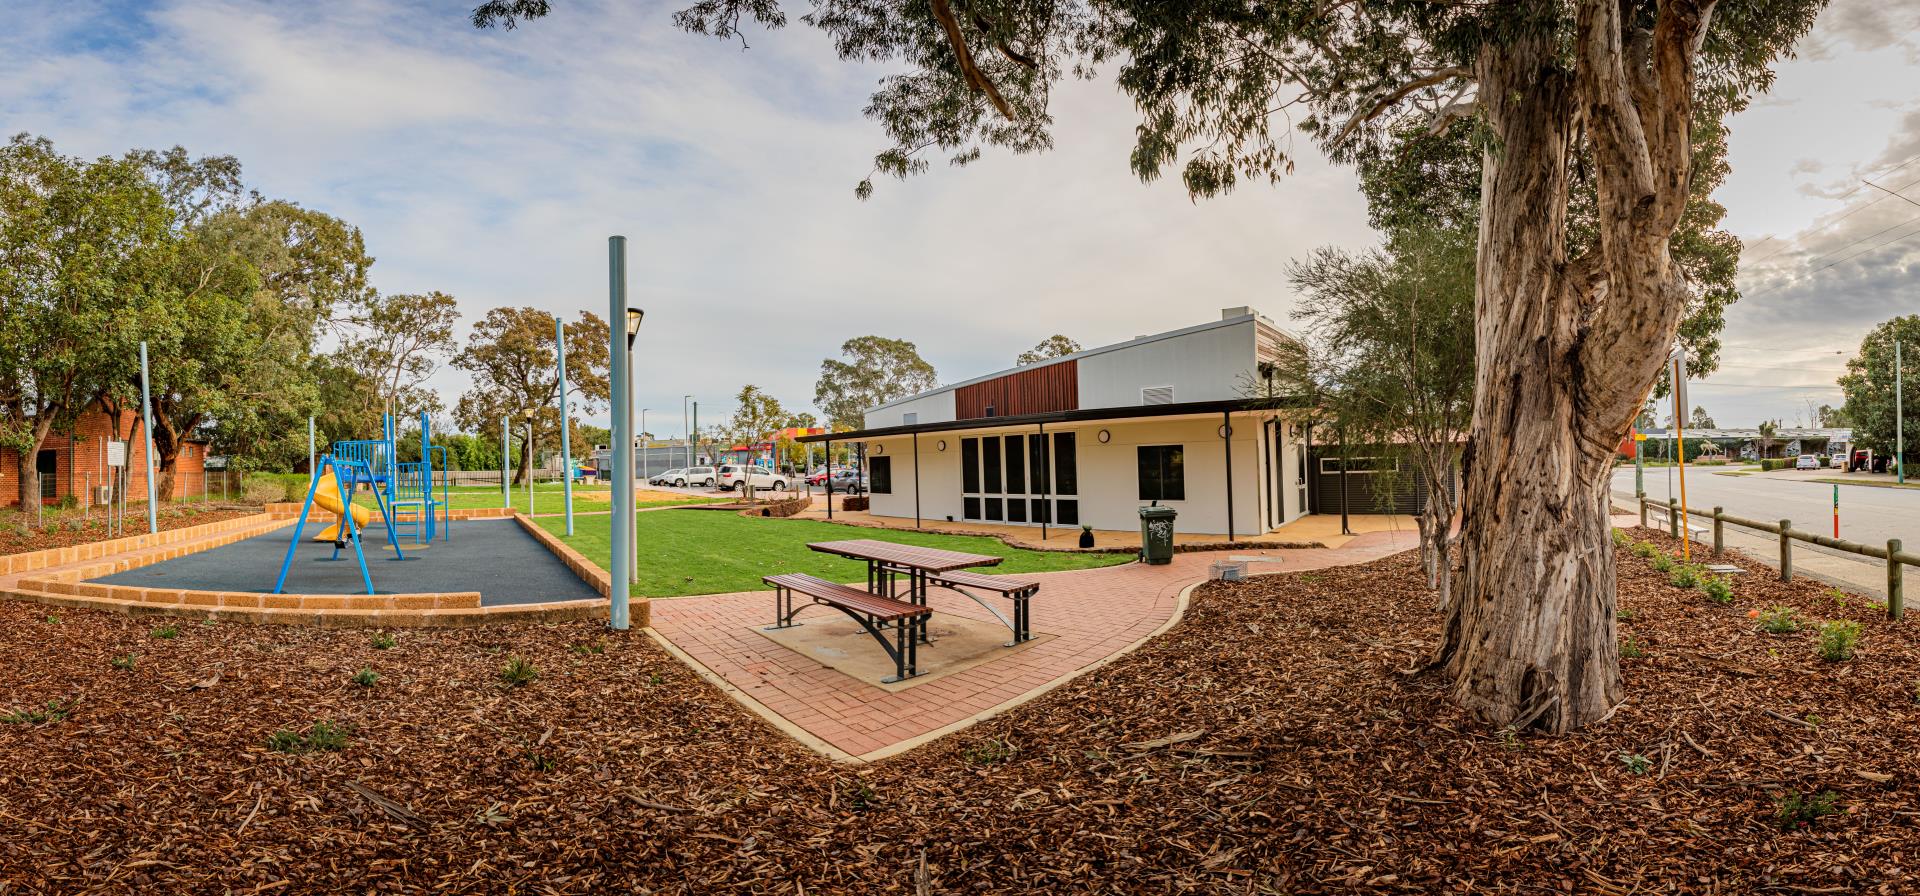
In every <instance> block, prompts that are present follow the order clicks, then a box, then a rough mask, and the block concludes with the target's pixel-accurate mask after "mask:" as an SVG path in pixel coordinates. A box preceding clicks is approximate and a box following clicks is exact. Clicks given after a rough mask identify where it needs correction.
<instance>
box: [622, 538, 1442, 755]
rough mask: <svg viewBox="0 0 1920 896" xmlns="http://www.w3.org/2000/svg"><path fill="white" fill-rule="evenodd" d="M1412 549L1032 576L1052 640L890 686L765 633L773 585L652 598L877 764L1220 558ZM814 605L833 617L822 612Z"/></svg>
mask: <svg viewBox="0 0 1920 896" xmlns="http://www.w3.org/2000/svg"><path fill="white" fill-rule="evenodd" d="M1416 544H1417V539H1416V538H1415V537H1414V536H1413V535H1412V533H1393V532H1376V533H1369V534H1366V535H1362V536H1359V537H1357V538H1354V539H1353V540H1352V541H1349V542H1348V543H1347V544H1345V545H1343V546H1342V547H1340V548H1338V549H1324V548H1320V549H1300V550H1285V549H1271V550H1257V551H1223V552H1206V553H1185V554H1176V555H1174V559H1173V562H1172V563H1170V564H1167V565H1164V566H1147V565H1144V564H1140V563H1129V564H1125V565H1122V566H1110V567H1104V568H1100V569H1087V570H1075V571H1071V572H1054V573H1037V574H1033V577H1034V578H1037V579H1040V580H1041V582H1042V585H1041V587H1040V594H1039V595H1038V596H1037V597H1035V598H1034V601H1033V615H1034V621H1033V628H1034V631H1035V633H1037V634H1049V635H1053V636H1055V637H1053V638H1052V639H1050V640H1047V641H1044V642H1040V643H1036V644H1033V645H1031V646H1029V647H1027V648H1025V649H1023V650H1019V651H1015V652H1009V653H1008V655H1007V656H1006V657H1004V658H1000V659H995V660H991V661H988V662H986V663H982V664H981V665H978V666H974V667H973V668H970V669H963V670H961V671H958V672H954V673H951V674H948V675H945V676H941V677H938V678H933V679H930V680H929V681H927V682H926V683H924V684H919V685H914V686H912V687H909V688H906V689H904V690H900V691H897V692H893V693H889V692H887V691H885V690H882V689H880V688H879V687H877V686H875V685H874V684H873V683H870V682H865V681H859V680H856V679H853V678H851V677H849V676H847V675H845V674H843V673H841V672H838V671H836V670H834V669H832V668H830V667H827V666H824V665H821V664H820V663H819V662H817V661H814V660H811V659H808V658H807V657H805V656H802V655H801V654H798V653H795V652H793V651H791V650H788V649H786V648H784V647H781V646H779V645H777V644H775V643H773V642H772V641H770V640H768V639H767V638H765V637H764V636H762V635H761V634H760V633H759V631H758V629H759V628H760V627H762V626H766V625H770V624H772V622H773V592H771V591H748V592H739V593H734V594H713V595H703V596H698V597H680V598H668V599H656V600H654V601H653V602H652V613H653V627H652V632H653V634H654V636H655V637H656V638H657V639H659V640H661V641H663V642H664V643H665V644H666V645H667V646H668V648H669V649H670V650H673V651H674V652H675V653H677V654H679V655H680V656H681V658H682V659H684V660H687V661H689V662H691V663H692V664H693V665H694V666H695V668H696V669H698V670H699V671H700V672H702V674H704V675H706V676H707V677H708V679H709V680H712V681H714V682H715V683H716V684H719V685H720V686H721V687H722V688H723V689H724V690H726V691H728V693H730V694H732V695H733V696H734V697H735V698H736V699H739V700H740V702H741V703H743V704H745V705H746V706H747V708H749V709H752V710H753V711H755V712H757V713H759V714H760V715H762V716H763V717H765V718H766V719H767V720H768V721H770V722H772V723H773V724H774V725H775V726H776V727H779V728H781V729H782V730H784V731H786V732H787V733H788V734H790V735H792V736H794V737H795V738H797V739H799V740H800V741H801V742H802V743H805V744H807V745H808V746H810V747H813V748H814V749H816V750H819V751H821V752H823V753H826V754H827V755H829V756H833V757H835V758H837V759H842V760H855V759H858V760H872V759H878V758H881V757H884V756H888V755H892V754H893V753H897V752H900V751H902V750H906V749H909V748H911V747H914V746H917V745H918V744H920V743H923V742H925V741H927V740H930V739H932V738H934V737H938V736H940V735H941V734H945V733H947V732H948V731H952V730H957V729H959V728H962V727H965V726H966V725H969V724H971V723H973V722H975V721H978V720H979V719H981V718H985V717H986V716H988V715H991V714H993V713H996V712H999V711H1001V710H1004V709H1006V708H1008V707H1010V706H1014V705H1017V704H1019V703H1022V702H1025V701H1026V700H1028V699H1031V698H1032V697H1034V696H1037V695H1038V694H1040V693H1042V692H1043V691H1045V690H1047V689H1049V688H1051V687H1053V686H1055V685H1058V684H1059V683H1061V682H1064V681H1066V680H1068V679H1071V678H1073V677H1074V676H1076V675H1079V674H1080V673H1082V672H1085V671H1087V670H1088V669H1090V668H1092V667H1094V666H1096V665H1098V664H1100V663H1102V662H1103V661H1105V660H1107V659H1109V658H1111V657H1114V656H1117V655H1119V654H1121V653H1125V652H1126V651H1128V650H1130V649H1132V648H1133V647H1135V646H1137V645H1138V644H1139V643H1140V642H1142V641H1143V640H1145V639H1146V638H1148V637H1150V636H1151V635H1153V634H1155V633H1157V632H1159V631H1161V630H1164V629H1165V628H1167V627H1170V625H1171V624H1172V623H1173V622H1175V621H1177V619H1178V617H1179V614H1180V612H1182V611H1183V610H1184V600H1183V599H1182V595H1183V593H1184V592H1185V591H1186V589H1187V587H1188V586H1189V585H1192V584H1194V583H1196V582H1199V581H1202V580H1204V579H1205V578H1206V577H1207V568H1208V565H1209V564H1211V563H1213V562H1214V561H1216V560H1220V559H1223V558H1226V557H1251V556H1266V557H1273V558H1277V559H1278V560H1279V561H1280V562H1278V563H1270V562H1257V563H1252V564H1250V568H1249V572H1252V573H1255V574H1268V573H1277V572H1299V571H1302V570H1309V569H1323V568H1326V567H1330V566H1345V565H1349V564H1354V563H1364V562H1367V561H1370V560H1375V559H1378V558H1380V557H1384V556H1387V555H1389V554H1394V553H1398V552H1400V551H1403V550H1407V549H1410V548H1412V547H1415V546H1416ZM928 602H929V605H931V606H932V607H933V609H934V611H935V612H936V613H953V614H957V615H961V616H966V617H969V618H973V619H979V620H983V621H993V619H992V617H991V616H990V615H989V614H988V613H987V612H986V611H985V610H984V609H982V608H980V607H979V606H977V605H975V604H974V603H973V602H972V601H969V600H967V599H966V598H963V597H961V596H959V595H957V594H954V593H952V592H950V591H944V590H941V589H934V590H933V591H932V592H931V593H930V595H929V598H928ZM812 612H813V613H819V614H824V615H823V616H822V618H829V617H831V616H833V615H834V613H833V611H832V610H829V609H827V608H824V607H822V608H819V609H816V610H814V611H812ZM996 624H997V623H996ZM868 646H871V647H872V648H873V649H874V650H876V651H877V650H879V648H878V646H874V645H868Z"/></svg>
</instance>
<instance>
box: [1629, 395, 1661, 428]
mask: <svg viewBox="0 0 1920 896" xmlns="http://www.w3.org/2000/svg"><path fill="white" fill-rule="evenodd" d="M1656 414H1657V410H1656V406H1655V405H1654V403H1653V402H1651V401H1649V402H1647V404H1646V406H1645V407H1642V408H1641V409H1640V416H1638V417H1635V418H1634V419H1633V425H1634V427H1635V428H1636V429H1638V430H1640V431H1641V432H1646V431H1647V430H1649V429H1658V428H1659V427H1660V418H1659V417H1658V416H1656Z"/></svg>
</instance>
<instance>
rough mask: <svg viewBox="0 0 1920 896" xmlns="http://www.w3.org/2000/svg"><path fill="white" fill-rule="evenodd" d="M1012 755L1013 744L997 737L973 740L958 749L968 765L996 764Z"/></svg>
mask: <svg viewBox="0 0 1920 896" xmlns="http://www.w3.org/2000/svg"><path fill="white" fill-rule="evenodd" d="M1012 756H1013V746H1012V745H1010V744H1008V743H1007V742H1006V741H1003V740H1001V739H999V738H997V737H989V738H987V739H986V740H979V741H974V742H973V743H971V744H968V745H967V746H965V747H964V748H962V749H961V750H960V758H961V759H964V760H966V762H967V764H968V765H978V766H988V765H998V764H1000V763H1002V762H1005V761H1007V760H1008V759H1009V758H1011V757H1012Z"/></svg>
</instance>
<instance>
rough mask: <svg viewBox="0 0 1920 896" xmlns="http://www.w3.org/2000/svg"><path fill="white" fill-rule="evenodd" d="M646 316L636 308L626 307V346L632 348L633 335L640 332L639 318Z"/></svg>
mask: <svg viewBox="0 0 1920 896" xmlns="http://www.w3.org/2000/svg"><path fill="white" fill-rule="evenodd" d="M646 316H647V313H646V312H645V311H642V310H640V309H638V308H628V309H627V348H633V337H635V336H638V335H639V334H640V320H641V318H644V317H646Z"/></svg>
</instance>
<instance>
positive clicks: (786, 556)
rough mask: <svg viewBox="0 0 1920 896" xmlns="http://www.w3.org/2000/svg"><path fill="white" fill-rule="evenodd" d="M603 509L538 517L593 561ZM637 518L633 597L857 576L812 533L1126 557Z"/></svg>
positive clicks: (669, 516) (1009, 551) (1065, 557)
mask: <svg viewBox="0 0 1920 896" xmlns="http://www.w3.org/2000/svg"><path fill="white" fill-rule="evenodd" d="M612 519H613V518H612V517H610V516H589V517H580V518H578V519H576V520H575V521H574V532H575V534H574V536H573V537H572V538H566V537H565V536H564V535H562V533H564V532H566V531H567V527H566V522H565V521H564V520H560V519H541V520H540V521H539V522H540V525H542V526H545V527H546V528H547V530H548V531H550V532H552V533H554V534H555V535H562V540H564V541H566V542H567V543H568V544H570V545H572V546H573V547H574V549H575V550H577V551H579V552H581V553H583V554H585V555H587V557H589V558H591V559H592V560H593V561H594V562H596V563H600V564H605V563H606V562H607V547H608V544H609V542H610V541H611V536H610V535H609V527H610V526H611V525H612ZM638 519H639V525H640V564H639V565H640V581H639V583H637V584H635V585H634V586H633V591H632V593H633V594H634V595H636V596H640V597H679V596H683V595H688V594H722V593H726V592H730V591H752V590H755V589H759V588H764V587H766V586H765V585H763V584H762V583H761V581H760V577H761V576H765V575H770V574H773V573H782V572H804V573H812V574H813V575H816V576H820V577H821V578H825V579H831V580H833V581H836V582H858V581H860V580H861V579H863V578H864V577H865V576H866V564H864V563H860V562H857V561H854V560H848V559H845V558H842V557H835V556H832V555H829V554H822V553H820V552H818V551H811V550H808V549H807V543H808V542H811V541H835V540H840V539H847V538H871V539H875V540H878V541H891V542H897V543H900V544H913V545H924V546H927V547H936V548H946V549H948V550H954V551H967V552H969V553H975V554H992V555H994V556H997V557H1004V558H1006V560H1005V562H1003V563H1001V564H1000V565H999V566H995V567H990V568H986V569H984V570H983V571H985V572H996V573H1018V572H1050V571H1054V570H1062V569H1087V568H1090V567H1096V566H1113V565H1115V564H1119V563H1126V562H1128V561H1130V560H1132V559H1133V556H1132V555H1131V554H1080V553H1065V552H1049V551H1028V550H1023V549H1020V548H1014V547H1009V546H1007V544H1006V543H1005V542H1002V541H1000V540H999V539H996V538H985V537H980V536H962V535H934V534H931V533H925V532H901V531H896V530H891V529H862V528H854V527H852V526H842V525H838V524H835V523H825V522H818V521H814V520H780V519H756V518H753V517H743V516H740V515H739V514H735V513H726V512H721V511H696V510H663V511H657V512H654V513H642V514H640V515H639V517H638Z"/></svg>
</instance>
